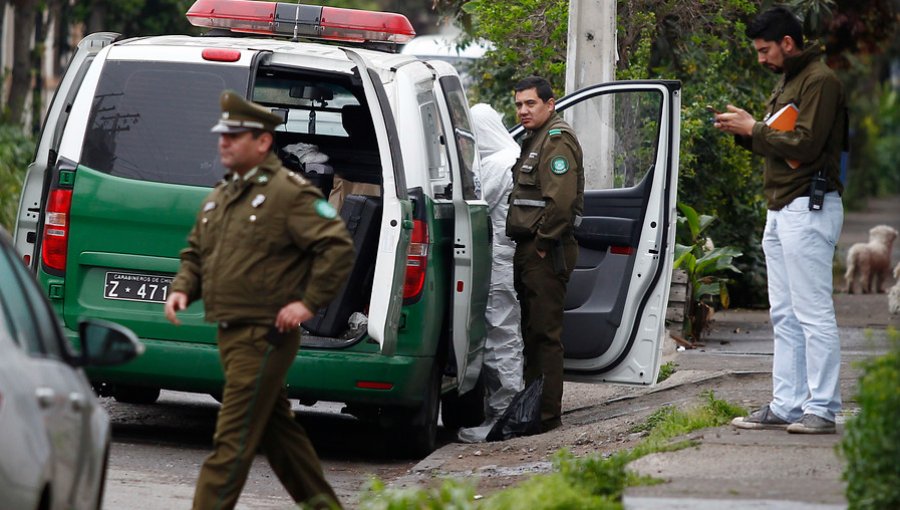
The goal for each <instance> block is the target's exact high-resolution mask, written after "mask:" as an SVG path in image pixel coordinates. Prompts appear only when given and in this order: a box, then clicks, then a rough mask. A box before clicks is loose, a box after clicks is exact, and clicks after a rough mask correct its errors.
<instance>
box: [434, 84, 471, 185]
mask: <svg viewBox="0 0 900 510" xmlns="http://www.w3.org/2000/svg"><path fill="white" fill-rule="evenodd" d="M441 88H443V89H444V94H445V95H446V96H447V108H448V109H449V110H450V122H451V123H452V124H453V126H452V127H453V137H454V138H455V139H456V149H457V151H458V152H459V161H460V165H461V166H462V168H460V173H461V174H462V181H463V182H462V187H463V188H462V189H463V198H464V199H465V200H476V199H478V195H477V193H476V191H475V170H474V168H475V155H476V154H477V150H478V148H477V146H476V145H475V134H474V133H473V132H472V126H471V125H470V124H469V107H468V104H467V103H466V95H465V94H464V93H463V90H462V85H460V83H459V78H457V77H455V76H444V77H443V78H441Z"/></svg>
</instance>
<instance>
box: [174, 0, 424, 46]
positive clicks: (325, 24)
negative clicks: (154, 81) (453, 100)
mask: <svg viewBox="0 0 900 510" xmlns="http://www.w3.org/2000/svg"><path fill="white" fill-rule="evenodd" d="M187 18H188V21H190V23H191V24H192V25H194V26H197V27H205V28H224V29H228V30H231V31H232V32H245V33H251V34H265V35H281V36H291V37H312V38H318V39H327V40H331V41H343V42H380V43H394V44H404V43H407V42H409V41H410V40H412V38H413V37H415V35H416V31H415V30H414V29H413V27H412V24H411V23H410V22H409V20H408V19H407V18H406V16H404V15H402V14H396V13H392V12H373V11H362V10H358V9H343V8H338V7H324V6H319V5H304V4H288V3H283V2H256V1H253V0H196V1H195V2H194V5H192V6H191V8H190V9H188V11H187Z"/></svg>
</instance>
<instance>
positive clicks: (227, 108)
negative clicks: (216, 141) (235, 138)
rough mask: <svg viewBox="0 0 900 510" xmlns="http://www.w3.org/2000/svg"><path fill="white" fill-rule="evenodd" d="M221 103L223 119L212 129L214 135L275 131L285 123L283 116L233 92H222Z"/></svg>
mask: <svg viewBox="0 0 900 510" xmlns="http://www.w3.org/2000/svg"><path fill="white" fill-rule="evenodd" d="M219 103H220V104H221V105H222V117H220V118H219V122H217V123H216V125H215V126H213V127H212V129H210V131H212V132H213V133H242V132H244V131H249V130H251V129H261V130H263V131H275V127H276V126H278V125H279V124H282V123H284V119H283V118H281V116H279V115H276V114H274V113H272V112H271V111H269V109H268V108H265V107H263V106H260V105H258V104H256V103H254V102H252V101H248V100H247V99H246V98H244V96H242V95H241V94H238V93H237V92H235V91H233V90H226V91H224V92H222V95H221V96H220V97H219Z"/></svg>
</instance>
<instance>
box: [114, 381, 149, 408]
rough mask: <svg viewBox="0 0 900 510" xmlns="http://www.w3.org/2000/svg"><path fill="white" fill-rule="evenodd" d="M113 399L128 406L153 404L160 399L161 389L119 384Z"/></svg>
mask: <svg viewBox="0 0 900 510" xmlns="http://www.w3.org/2000/svg"><path fill="white" fill-rule="evenodd" d="M113 397H115V399H116V401H117V402H124V403H126V404H153V403H154V402H156V399H158V398H159V388H147V387H146V386H131V385H128V384H117V385H116V389H115V390H113Z"/></svg>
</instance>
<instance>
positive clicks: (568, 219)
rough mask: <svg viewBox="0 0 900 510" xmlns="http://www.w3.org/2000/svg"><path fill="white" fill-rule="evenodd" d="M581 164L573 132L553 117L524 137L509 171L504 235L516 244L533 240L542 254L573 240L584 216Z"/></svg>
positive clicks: (556, 116)
mask: <svg viewBox="0 0 900 510" xmlns="http://www.w3.org/2000/svg"><path fill="white" fill-rule="evenodd" d="M582 158H583V156H582V152H581V145H580V144H579V143H578V138H576V137H575V132H574V131H573V130H572V128H571V127H570V126H569V125H568V124H567V123H566V122H565V121H564V120H562V118H561V117H560V116H559V115H558V114H556V113H554V114H553V115H552V116H551V117H550V119H549V120H547V123H546V124H544V125H543V126H542V127H541V128H539V129H536V130H535V131H533V132H530V133H528V134H527V135H526V136H525V138H524V140H523V142H522V154H521V156H519V160H518V161H516V164H515V165H513V169H512V172H513V190H512V193H510V195H509V214H508V215H507V217H506V235H508V236H509V237H511V238H513V239H515V240H517V241H521V240H525V239H530V238H532V237H535V238H536V239H537V249H539V250H541V251H549V250H550V249H551V248H552V247H554V246H556V245H558V244H559V243H560V242H561V241H562V240H564V239H568V238H571V237H572V235H573V232H574V225H575V218H576V217H580V216H581V213H582V212H583V210H584V167H583V166H582Z"/></svg>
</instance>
